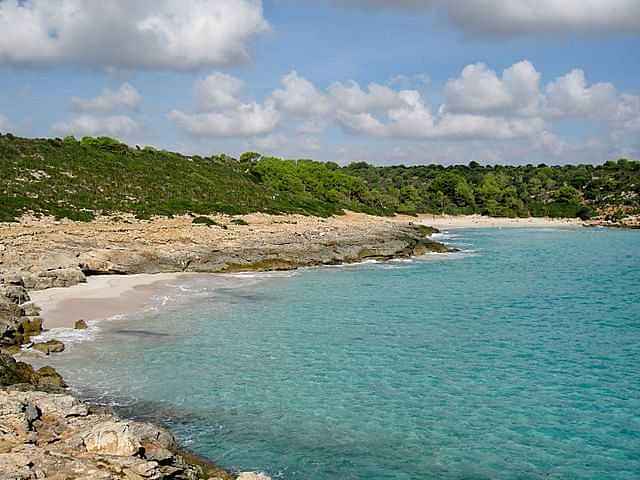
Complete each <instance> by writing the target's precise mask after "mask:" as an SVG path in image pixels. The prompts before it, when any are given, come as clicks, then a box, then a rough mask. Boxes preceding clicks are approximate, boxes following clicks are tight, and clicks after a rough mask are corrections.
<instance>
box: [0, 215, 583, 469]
mask: <svg viewBox="0 0 640 480" xmlns="http://www.w3.org/2000/svg"><path fill="white" fill-rule="evenodd" d="M245 218H248V219H249V220H250V221H251V222H252V225H253V226H254V228H253V229H248V230H245V232H247V234H248V236H249V238H250V239H253V240H252V241H253V243H252V244H250V245H245V244H243V241H244V238H243V232H242V231H241V230H240V229H239V228H238V229H236V230H235V231H232V232H229V231H228V230H231V229H232V228H234V227H231V226H229V227H228V228H227V229H224V230H222V231H220V230H221V229H203V228H202V227H193V226H191V225H190V221H189V224H187V223H186V219H179V220H177V221H174V223H171V221H170V220H155V221H151V222H146V223H143V222H140V223H138V224H135V223H134V226H133V227H130V225H131V224H129V225H128V226H123V225H121V224H119V225H114V224H113V223H109V222H106V223H104V222H103V223H100V222H97V226H99V227H101V228H102V229H103V232H106V235H107V236H108V235H111V236H112V237H111V238H109V241H110V242H111V243H108V244H106V245H105V243H104V242H102V239H100V238H97V237H89V238H90V239H91V241H90V242H87V245H84V246H82V248H78V241H77V240H78V237H79V236H82V235H88V236H89V235H91V234H90V233H89V230H90V229H88V228H87V225H78V224H75V223H73V222H71V223H68V222H56V223H55V225H53V228H51V227H52V225H49V224H46V223H45V224H44V225H43V224H42V223H41V222H40V221H38V222H36V223H35V224H28V223H27V224H26V225H24V226H20V227H18V229H17V231H16V229H15V228H13V229H12V230H10V232H11V233H12V236H10V238H9V242H8V243H10V245H16V244H18V245H21V246H23V247H24V245H25V244H26V245H27V246H28V248H27V249H26V253H27V254H26V255H25V256H24V257H20V256H13V257H11V256H10V257H9V258H7V256H6V255H3V252H5V253H6V252H7V249H6V247H4V245H3V243H4V240H5V238H4V237H3V232H4V231H6V230H3V229H4V228H5V227H4V226H3V225H0V247H4V248H0V271H2V267H3V266H5V267H6V265H7V263H9V264H11V260H12V259H17V260H18V261H19V263H18V265H19V266H20V267H21V268H19V269H18V272H25V269H24V267H25V266H26V267H28V269H26V273H24V277H20V276H19V274H18V276H16V274H15V273H11V272H9V275H7V273H6V270H5V279H4V280H2V275H0V280H1V281H0V284H2V282H3V281H4V282H5V284H6V285H16V283H17V282H18V280H16V279H18V278H19V279H22V278H24V283H23V285H25V286H27V288H29V290H31V291H30V295H31V300H32V304H35V305H38V306H39V307H40V308H41V309H42V310H41V311H40V312H39V314H40V315H41V317H42V318H44V325H45V326H46V328H47V330H48V331H51V330H52V329H60V328H65V329H72V328H73V326H74V323H75V322H76V321H77V320H85V321H88V322H92V321H101V320H108V318H110V317H114V316H116V315H131V314H134V313H137V312H139V311H142V310H144V308H145V307H146V306H148V305H150V304H151V300H152V298H154V297H155V296H157V294H158V293H159V292H162V291H163V290H165V289H168V288H170V287H171V286H170V283H171V282H174V281H176V280H178V279H181V278H188V277H190V276H197V275H211V274H214V275H215V274H216V273H218V274H219V273H235V272H244V271H258V272H261V271H278V270H294V269H297V268H300V267H314V266H323V265H335V264H351V263H357V262H362V261H369V260H378V261H379V260H389V259H392V258H408V257H412V256H418V255H422V254H424V253H429V252H436V253H446V252H448V251H450V249H449V248H448V247H447V246H445V245H443V244H441V243H438V242H435V241H433V240H431V239H430V238H429V237H430V236H431V234H433V233H435V232H434V230H433V229H431V228H430V227H431V226H434V227H436V228H444V229H455V228H479V227H483V228H501V227H507V226H508V227H521V228H531V227H534V228H545V227H561V226H562V227H566V226H575V227H578V226H579V225H578V223H577V222H567V221H562V222H558V221H549V220H546V219H542V220H539V221H529V220H530V219H498V220H499V221H497V220H496V219H485V220H484V221H483V217H478V216H467V217H446V216H444V217H443V216H440V217H439V216H419V217H406V216H399V217H394V218H392V219H380V218H372V217H369V216H364V215H359V214H347V215H345V216H344V217H337V218H332V219H315V218H314V219H300V218H299V217H295V218H293V219H292V218H291V216H287V217H284V218H283V217H273V216H264V215H256V216H246V217H245ZM299 221H300V223H301V224H302V225H301V226H300V223H298V222H299ZM92 226H94V225H92ZM150 226H151V227H153V228H150ZM21 227H23V228H24V229H23V230H21ZM136 228H137V230H135V229H136ZM121 229H124V231H121ZM129 229H132V230H134V232H131V231H128V230H129ZM158 232H161V233H162V235H163V237H161V238H157V235H158ZM167 232H170V234H169V237H170V238H171V241H170V242H167V240H166V236H167ZM96 233H97V234H98V236H99V235H100V232H96ZM202 233H205V237H206V236H208V238H205V240H206V241H205V242H204V247H203V241H202V239H201V238H198V237H197V236H196V235H201V234H202ZM136 235H137V238H138V241H137V242H134V243H133V244H131V242H132V237H136ZM114 236H117V238H114ZM141 236H142V238H143V240H144V242H143V243H144V245H145V247H144V250H143V249H142V248H141V247H140V238H141ZM176 236H177V238H176ZM262 236H269V239H268V241H266V242H265V241H264V240H263V239H262ZM185 237H188V241H189V242H191V243H190V245H191V250H189V251H188V252H187V254H188V255H192V254H193V252H194V251H196V253H197V255H198V257H196V258H197V259H198V261H202V260H201V259H202V255H211V253H207V252H210V251H211V249H212V248H213V249H215V250H214V252H215V254H216V255H222V256H223V257H224V262H222V263H221V261H220V260H219V259H217V258H216V259H215V260H214V261H213V262H212V263H213V265H211V264H209V263H206V262H205V263H201V264H200V266H202V265H204V267H205V268H191V269H190V268H189V267H190V266H191V267H193V263H192V260H191V261H190V262H187V263H184V258H182V257H179V258H177V259H174V258H173V257H171V259H170V260H171V261H167V256H166V255H167V251H166V248H167V245H168V244H169V245H170V246H171V247H172V248H178V247H179V248H180V249H182V250H183V249H184V248H185V241H186V240H187V238H185ZM255 237H259V240H260V241H259V243H256V241H255ZM43 239H44V240H45V241H50V242H52V244H53V242H54V241H55V242H56V243H55V247H56V248H57V250H54V251H53V252H51V251H47V250H44V251H46V256H45V258H44V262H42V258H40V257H41V256H42V254H43V249H46V246H44V245H42V240H43ZM233 240H235V241H236V243H238V244H240V245H239V246H238V245H237V244H235V243H234V242H233ZM65 241H68V243H66V244H65ZM153 243H155V244H160V245H161V246H160V247H158V248H159V250H158V251H159V252H160V253H157V252H158V251H153V253H150V252H151V250H150V249H149V245H150V244H153ZM60 245H62V248H61V247H60ZM66 245H69V247H66ZM129 245H131V247H132V248H133V249H134V252H133V253H132V252H129V251H128V250H127V248H128V246H129ZM98 247H99V250H96V248H98ZM88 248H91V250H90V251H89V252H87V249H88ZM204 248H206V251H205V250H204ZM238 248H240V250H238ZM283 251H284V252H283ZM123 256H124V257H123ZM191 258H193V257H191ZM208 258H209V257H208ZM149 259H151V262H152V263H151V264H150V263H149ZM7 260H9V262H7ZM36 261H37V262H40V263H34V262H36ZM207 261H210V260H207ZM83 262H85V263H83ZM34 265H36V266H37V267H41V266H45V267H46V269H43V270H41V271H38V270H37V269H35V272H34ZM150 265H151V266H150ZM83 267H84V270H83ZM120 270H123V272H122V274H120V275H114V273H115V272H119V271H120ZM140 270H142V271H140ZM145 270H149V271H147V272H145ZM200 270H202V271H200ZM85 273H87V274H89V273H91V274H92V275H88V277H85V275H84V274H85ZM96 274H102V275H96ZM107 274H109V275H107ZM7 279H9V283H7ZM20 281H22V280H20ZM29 282H31V283H30V284H29V285H27V284H28V283H29ZM34 282H35V283H34ZM38 282H40V283H38ZM85 282H86V283H85ZM34 286H39V287H41V288H40V289H37V290H34ZM51 287H53V288H51ZM20 288H22V289H23V290H24V288H23V287H20ZM25 295H26V290H25ZM27 296H28V295H27ZM19 303H22V302H19ZM124 307H126V308H124ZM21 308H22V307H21ZM24 318H27V317H24ZM45 333H47V332H46V331H45ZM34 337H35V335H34ZM9 358H11V357H9ZM22 358H24V357H22ZM43 358H44V357H43ZM60 381H61V382H62V384H63V385H64V382H63V381H62V379H61V378H60ZM1 391H2V390H0V392H1ZM64 392H66V395H69V391H68V390H64ZM47 395H48V394H47ZM69 398H73V397H69ZM73 402H77V400H75V399H74V400H73ZM41 410H44V407H43V408H41ZM112 417H113V416H112ZM115 418H116V419H117V417H115ZM87 421H88V420H87ZM116 421H117V422H120V423H122V424H124V423H126V424H132V423H133V421H132V420H118V419H117V420H116ZM112 423H113V421H112ZM149 425H150V424H149ZM123 428H124V427H123ZM149 428H152V427H149ZM169 435H170V433H169ZM176 452H184V450H179V447H176ZM43 458H44V457H43ZM47 458H48V457H47ZM172 458H177V459H180V460H179V461H180V462H182V460H181V457H180V454H179V453H175V457H172ZM190 459H191V460H192V461H195V460H196V457H195V456H193V457H190ZM197 460H198V462H196V464H199V465H202V464H203V462H206V463H207V464H208V462H207V461H204V460H202V459H197ZM43 461H46V458H45V459H44V460H43ZM136 461H137V460H136ZM154 468H155V467H154ZM158 478H164V477H158ZM172 478H173V477H172ZM180 478H181V477H180ZM198 478H203V479H204V478H207V477H198ZM228 478H234V477H232V476H228ZM238 478H243V477H242V476H240V477H238ZM245 478H247V479H254V478H255V479H266V478H268V477H266V476H262V475H254V476H253V477H251V476H249V477H245Z"/></svg>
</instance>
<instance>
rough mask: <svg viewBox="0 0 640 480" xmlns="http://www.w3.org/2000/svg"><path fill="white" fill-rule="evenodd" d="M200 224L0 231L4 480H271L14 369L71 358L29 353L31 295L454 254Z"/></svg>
mask: <svg viewBox="0 0 640 480" xmlns="http://www.w3.org/2000/svg"><path fill="white" fill-rule="evenodd" d="M193 220H194V219H193V218H191V217H181V218H173V219H167V218H159V219H154V220H151V221H140V220H136V219H134V218H109V219H101V220H98V221H95V222H91V223H74V222H68V221H62V222H57V221H53V220H51V219H31V220H29V219H25V221H23V222H21V223H19V224H0V352H1V353H0V479H12V480H13V479H16V480H17V479H20V480H22V479H24V480H27V479H29V480H31V479H56V480H71V479H104V480H107V479H109V480H110V479H127V480H145V479H151V480H156V479H176V480H181V479H185V480H200V479H203V480H204V479H209V480H211V479H224V480H227V479H232V478H238V479H241V480H265V479H267V478H268V477H266V476H264V475H262V474H258V473H252V472H248V473H241V474H231V473H229V472H225V471H224V470H222V469H220V468H218V467H216V466H215V465H213V464H211V463H209V462H207V461H204V460H201V459H198V458H196V457H195V456H193V455H191V454H189V453H187V452H184V451H181V450H180V449H179V448H178V446H177V443H176V441H175V439H174V438H173V436H172V435H171V433H170V432H168V431H166V430H164V429H162V428H160V427H157V426H155V425H151V424H147V423H140V422H134V421H129V420H123V419H121V418H119V417H117V416H116V415H114V414H113V413H112V412H109V411H106V410H104V409H102V408H97V407H92V406H90V405H86V404H84V403H82V402H80V401H78V400H77V399H75V398H74V397H73V396H71V395H70V394H69V392H68V391H67V388H66V387H67V386H66V384H65V382H64V380H63V379H62V377H61V376H60V375H59V374H58V373H57V372H56V371H55V370H54V369H53V368H51V367H42V368H40V369H38V370H35V369H34V368H33V367H32V366H31V365H29V364H27V363H23V362H19V361H16V360H15V359H14V358H13V356H12V355H14V354H17V353H19V352H20V350H21V348H24V347H27V348H32V349H33V350H36V351H38V352H41V354H43V355H49V354H53V353H57V352H61V351H63V350H64V345H62V344H61V343H60V342H55V341H53V342H51V341H50V342H47V343H40V344H33V343H31V339H32V338H33V337H35V336H37V335H39V334H40V333H41V332H42V331H43V330H44V327H45V320H46V319H43V318H41V316H40V309H39V308H38V307H37V306H36V305H35V304H33V303H32V302H31V301H30V296H29V290H42V289H48V288H53V287H68V286H72V285H75V284H78V283H82V282H85V281H86V278H87V276H89V275H99V274H101V275H107V274H137V273H161V272H211V273H214V272H240V271H252V270H258V271H266V270H288V269H294V268H298V267H302V266H314V265H327V264H338V263H350V262H358V261H362V260H367V259H379V260H384V259H391V258H396V257H409V256H413V255H422V254H425V253H428V252H447V251H449V248H448V247H446V246H445V245H443V244H441V243H438V242H434V241H432V240H430V239H429V236H430V235H431V234H432V233H434V231H435V230H434V229H431V228H430V227H425V226H422V225H416V224H414V223H413V222H411V221H398V220H397V219H395V220H392V219H380V218H377V217H368V216H366V215H355V214H347V215H345V216H343V217H333V218H329V219H320V218H309V217H298V216H286V217H277V216H268V215H261V214H256V215H247V216H245V217H243V218H242V219H238V218H231V217H211V218H209V219H208V220H207V221H206V222H205V223H199V222H194V221H193ZM74 320H75V319H74ZM79 325H80V327H82V325H81V324H79ZM76 327H78V325H76Z"/></svg>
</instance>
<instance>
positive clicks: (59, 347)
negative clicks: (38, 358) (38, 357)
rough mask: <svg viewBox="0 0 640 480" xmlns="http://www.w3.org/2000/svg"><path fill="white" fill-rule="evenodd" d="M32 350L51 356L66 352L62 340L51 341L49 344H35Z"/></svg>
mask: <svg viewBox="0 0 640 480" xmlns="http://www.w3.org/2000/svg"><path fill="white" fill-rule="evenodd" d="M32 348H33V349H34V350H38V351H40V352H42V353H44V354H45V355H50V354H52V353H61V352H64V343H62V342H61V341H60V340H49V341H47V342H42V343H35V344H34V345H33V347H32Z"/></svg>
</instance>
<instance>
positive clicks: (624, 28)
mask: <svg viewBox="0 0 640 480" xmlns="http://www.w3.org/2000/svg"><path fill="white" fill-rule="evenodd" d="M333 3H334V4H337V5H342V6H365V7H369V8H370V7H383V8H396V9H397V8H410V9H427V10H430V9H433V10H435V11H436V12H442V13H444V14H446V15H448V17H449V18H450V19H451V21H452V22H453V23H455V24H456V25H458V26H459V27H461V28H462V29H463V30H465V31H468V32H473V33H488V34H494V35H495V34H527V33H543V32H557V33H566V32H568V31H574V32H609V33H620V32H634V33H637V32H640V2H638V1H637V0H535V1H532V0H508V1H504V0H464V1H462V0H333Z"/></svg>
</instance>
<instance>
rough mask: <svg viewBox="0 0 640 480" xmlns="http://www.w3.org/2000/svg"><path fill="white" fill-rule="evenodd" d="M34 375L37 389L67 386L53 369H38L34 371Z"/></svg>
mask: <svg viewBox="0 0 640 480" xmlns="http://www.w3.org/2000/svg"><path fill="white" fill-rule="evenodd" d="M36 375H37V377H36V382H37V383H36V386H37V387H45V388H46V387H54V388H66V386H67V384H66V383H65V382H64V380H63V378H62V375H60V374H59V373H58V372H57V371H56V369H55V368H53V367H42V368H39V369H38V370H37V371H36Z"/></svg>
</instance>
